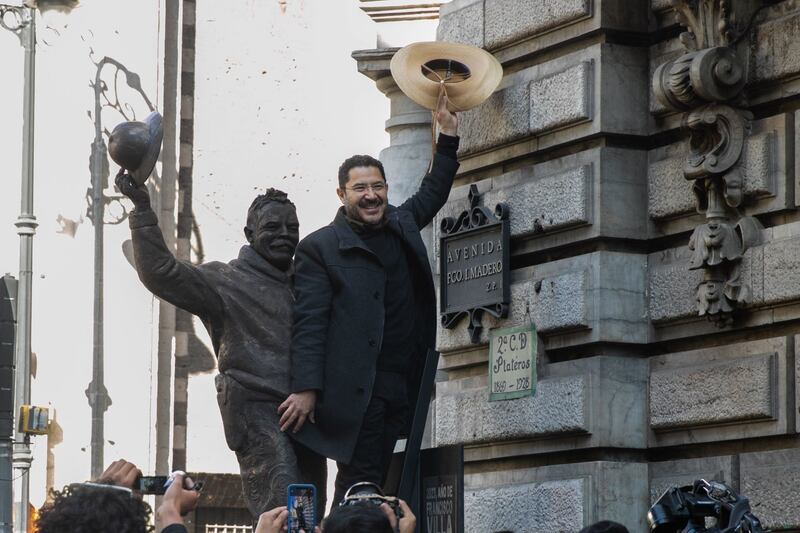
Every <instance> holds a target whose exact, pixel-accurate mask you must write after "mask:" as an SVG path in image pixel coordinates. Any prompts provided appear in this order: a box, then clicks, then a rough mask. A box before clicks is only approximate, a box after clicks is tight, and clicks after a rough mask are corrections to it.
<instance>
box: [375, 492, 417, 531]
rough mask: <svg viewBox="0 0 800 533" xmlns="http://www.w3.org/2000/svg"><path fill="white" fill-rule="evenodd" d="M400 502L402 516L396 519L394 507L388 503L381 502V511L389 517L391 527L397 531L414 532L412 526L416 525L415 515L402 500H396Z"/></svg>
mask: <svg viewBox="0 0 800 533" xmlns="http://www.w3.org/2000/svg"><path fill="white" fill-rule="evenodd" d="M397 501H398V503H399V504H400V510H401V511H402V512H403V517H402V518H401V519H400V520H398V519H397V515H395V514H394V509H392V507H391V506H390V505H389V504H388V503H382V504H381V507H380V509H381V511H383V514H385V515H386V518H388V519H389V524H391V526H392V529H393V530H394V531H397V532H398V533H414V528H416V527H417V517H416V516H414V513H412V512H411V508H410V507H409V506H408V504H407V503H406V502H404V501H403V500H397Z"/></svg>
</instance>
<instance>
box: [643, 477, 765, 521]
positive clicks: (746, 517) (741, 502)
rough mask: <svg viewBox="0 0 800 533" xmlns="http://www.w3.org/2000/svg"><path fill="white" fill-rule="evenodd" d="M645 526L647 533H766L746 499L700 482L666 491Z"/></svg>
mask: <svg viewBox="0 0 800 533" xmlns="http://www.w3.org/2000/svg"><path fill="white" fill-rule="evenodd" d="M707 518H708V519H711V520H710V521H711V522H714V523H713V525H711V526H710V527H706V526H707V524H706V519H707ZM647 524H648V525H649V526H650V532H651V533H680V532H682V533H766V530H765V529H764V528H762V527H761V522H760V521H759V520H758V518H756V517H755V515H753V513H752V512H750V502H749V501H748V499H747V498H745V497H743V496H739V495H738V494H736V492H734V490H733V489H732V488H730V487H729V486H728V485H726V484H724V483H720V482H718V481H706V480H704V479H699V480H697V481H695V482H694V483H693V484H691V485H685V486H683V487H672V488H671V489H669V490H667V491H666V492H665V493H664V494H662V495H661V497H660V498H659V499H658V501H656V503H654V504H653V506H652V507H651V508H650V511H649V512H648V513H647Z"/></svg>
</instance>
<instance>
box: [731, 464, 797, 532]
mask: <svg viewBox="0 0 800 533" xmlns="http://www.w3.org/2000/svg"><path fill="white" fill-rule="evenodd" d="M740 476H741V483H740V493H741V494H743V495H745V496H746V497H747V498H748V499H749V500H750V507H751V508H752V509H753V512H754V513H755V514H756V516H757V517H758V518H759V520H761V524H762V525H763V526H764V528H765V529H770V530H772V531H785V530H793V531H794V530H797V529H800V491H798V490H797V487H798V486H800V450H798V449H796V448H794V449H789V450H777V451H769V452H763V451H762V452H754V453H744V454H742V455H741V456H740Z"/></svg>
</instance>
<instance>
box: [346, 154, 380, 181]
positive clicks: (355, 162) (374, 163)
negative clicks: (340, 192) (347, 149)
mask: <svg viewBox="0 0 800 533" xmlns="http://www.w3.org/2000/svg"><path fill="white" fill-rule="evenodd" d="M356 167H375V168H377V169H378V170H380V171H381V177H382V178H383V181H386V172H384V170H383V163H381V162H380V161H378V160H377V159H375V158H374V157H372V156H369V155H354V156H353V157H348V158H347V159H345V160H344V163H342V166H340V167H339V188H340V189H344V186H345V185H347V182H348V180H349V179H350V170H351V169H353V168H356Z"/></svg>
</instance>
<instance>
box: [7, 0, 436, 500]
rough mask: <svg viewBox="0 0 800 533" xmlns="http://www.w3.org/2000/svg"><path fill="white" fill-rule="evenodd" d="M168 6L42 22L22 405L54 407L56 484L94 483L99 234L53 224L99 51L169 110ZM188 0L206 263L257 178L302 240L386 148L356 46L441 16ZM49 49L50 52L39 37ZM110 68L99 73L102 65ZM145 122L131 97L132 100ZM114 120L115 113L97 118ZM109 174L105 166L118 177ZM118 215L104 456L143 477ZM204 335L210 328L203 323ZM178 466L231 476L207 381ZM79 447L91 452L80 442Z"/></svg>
mask: <svg viewBox="0 0 800 533" xmlns="http://www.w3.org/2000/svg"><path fill="white" fill-rule="evenodd" d="M161 3H163V0H161V1H159V0H82V2H81V7H80V8H79V9H77V10H75V11H73V12H72V13H71V14H69V15H68V16H63V17H50V16H49V15H48V16H47V17H46V18H45V21H44V24H43V23H40V25H39V28H40V30H41V29H42V28H43V26H45V24H47V23H50V24H52V25H57V26H63V25H64V24H66V25H67V27H66V28H63V27H62V28H61V30H60V35H56V34H55V33H53V32H52V31H47V30H44V31H40V46H39V47H38V49H37V95H36V127H37V129H36V166H35V172H36V185H35V214H36V216H37V218H38V221H39V228H38V232H37V235H36V237H35V239H34V271H35V272H34V288H33V291H34V292H33V294H34V301H33V341H32V344H33V351H34V352H36V353H37V355H38V374H37V377H36V379H35V380H34V381H33V384H32V401H33V403H34V404H38V405H51V406H52V407H53V408H55V409H56V410H57V412H58V419H59V422H60V424H61V425H62V427H63V428H64V442H63V443H62V444H60V445H59V446H58V447H56V449H55V451H56V472H55V477H56V483H55V484H56V487H60V486H62V485H64V484H66V483H69V482H73V481H78V480H84V479H86V478H88V476H89V462H90V456H89V442H90V427H91V420H90V412H91V411H90V408H89V405H88V403H87V400H86V396H85V394H84V390H85V389H86V387H87V385H88V383H89V381H90V380H91V370H92V301H93V295H92V276H93V255H92V254H93V234H94V231H93V228H92V226H91V223H90V222H89V221H88V220H86V221H85V222H84V223H83V224H81V225H80V226H79V227H78V231H77V234H76V236H75V238H74V239H73V238H70V237H67V236H64V235H61V234H58V233H57V230H58V228H59V226H58V224H57V223H56V217H57V216H58V215H59V214H62V215H63V216H65V217H68V218H72V219H79V218H80V216H81V214H82V213H85V210H86V203H85V194H86V189H87V188H88V187H89V185H90V183H89V182H90V176H89V168H88V160H89V153H90V144H91V142H92V139H93V126H92V123H91V121H90V120H89V118H88V117H87V111H88V110H90V109H93V92H92V90H91V88H90V87H89V80H90V79H93V78H94V71H95V67H94V65H93V64H92V63H91V61H90V59H89V47H90V46H91V47H92V48H93V49H94V52H95V57H97V58H98V59H99V58H101V57H103V56H104V55H107V56H110V57H113V58H115V59H117V60H119V61H120V62H122V63H123V64H125V65H126V66H127V67H128V68H129V69H130V70H132V71H135V72H137V73H139V75H140V76H141V78H142V85H143V88H144V90H145V91H146V92H147V93H148V94H149V96H150V98H151V100H153V101H154V102H156V101H158V102H159V104H158V108H159V110H161V108H162V106H161V104H160V100H161V94H160V93H161V85H160V84H161V74H160V69H159V62H160V61H161V59H162V55H163V51H162V50H161V46H159V42H160V40H161V39H162V38H163V36H160V35H159V31H160V28H161V27H162V26H160V25H159V17H160V15H159V7H160V4H161ZM286 8H287V9H286V12H285V13H283V14H282V13H281V10H280V6H279V2H278V0H241V1H238V2H209V1H207V0H198V2H197V9H198V11H197V63H196V87H197V89H196V113H195V170H194V209H195V213H196V215H197V218H198V222H199V225H200V228H201V232H202V236H203V241H204V245H205V252H206V259H207V260H223V261H227V260H230V259H232V258H233V257H235V256H236V254H237V253H238V249H239V247H240V246H241V245H242V244H243V242H244V240H243V235H242V230H241V228H242V227H243V225H244V219H245V213H246V210H247V207H248V205H249V204H250V201H251V200H252V198H253V197H254V196H255V194H257V193H258V192H260V191H263V190H264V189H265V188H267V187H271V186H274V187H277V188H281V189H283V190H285V191H286V192H288V193H289V196H290V198H291V199H292V200H293V201H294V202H295V203H296V204H297V207H298V214H299V218H300V223H301V234H303V235H304V234H307V233H309V232H310V231H313V230H314V229H316V228H318V227H319V226H321V225H324V224H327V223H328V222H329V221H330V220H331V219H332V217H333V215H334V213H335V210H336V208H337V207H338V200H337V199H336V197H335V193H334V188H335V186H336V170H337V168H338V165H339V163H340V162H341V161H342V160H343V159H345V158H346V157H348V156H350V155H352V154H353V153H368V154H372V155H375V156H377V155H378V153H379V151H380V150H381V149H382V148H384V147H385V146H387V145H388V135H387V134H386V133H385V131H384V122H385V120H386V119H387V118H388V116H389V106H388V100H387V99H386V98H385V97H384V96H383V95H382V94H381V93H380V92H379V91H378V90H377V88H376V87H375V85H374V83H373V82H372V81H371V80H369V79H368V78H366V77H364V76H362V75H360V74H358V72H357V71H356V63H355V61H354V60H353V59H352V58H351V57H350V53H351V52H352V51H353V50H357V49H365V48H374V47H375V43H376V32H378V31H381V34H382V35H383V37H384V39H387V40H389V42H391V43H392V44H397V45H402V44H406V43H407V42H411V41H415V40H432V39H433V38H434V34H435V22H424V23H413V24H406V25H403V26H398V25H394V26H389V25H383V26H379V25H376V24H375V23H373V22H371V21H370V20H369V18H368V17H367V16H366V15H364V14H363V13H362V12H361V11H360V10H359V9H358V3H357V2H356V1H355V0H287V2H286ZM42 39H44V40H46V41H47V43H48V44H47V45H45V44H44V43H42V42H41V41H42ZM0 58H2V61H3V68H2V71H0V72H1V73H0V102H2V103H3V104H2V105H3V109H2V114H0V117H2V118H1V119H0V274H2V273H5V272H8V273H11V274H14V275H17V271H18V268H19V251H18V250H19V237H18V236H17V234H16V228H15V227H14V221H15V220H16V218H17V215H18V214H19V194H20V181H19V180H20V160H21V142H20V136H21V131H22V90H23V81H22V73H23V51H22V48H21V47H20V46H19V43H18V41H17V39H16V37H15V36H14V35H13V34H11V33H10V32H8V31H2V30H0ZM107 68H108V67H107ZM130 103H131V105H133V106H134V108H135V109H137V110H138V113H139V117H140V118H141V117H143V116H144V115H145V114H146V110H145V109H144V108H143V107H142V104H141V102H140V101H139V100H138V99H136V98H131V99H130ZM104 118H105V121H106V122H105V124H106V127H107V128H108V129H112V128H113V126H114V125H116V123H118V122H119V121H121V120H122V119H121V118H118V117H117V116H115V115H114V112H113V111H112V112H107V114H106V115H105V116H104ZM116 170H117V168H116V165H114V164H113V163H112V164H111V176H112V179H113V175H114V174H115V172H116ZM129 235H130V234H129V230H128V228H127V222H125V223H123V224H122V225H120V226H106V231H105V246H106V254H105V279H106V284H105V303H106V307H105V366H106V374H105V384H106V387H107V389H108V391H109V394H110V396H111V399H112V401H113V404H112V406H111V407H110V409H109V410H108V411H107V412H106V415H105V438H106V439H107V440H110V441H113V442H114V444H113V445H111V444H107V445H106V448H105V462H106V463H107V464H108V463H110V462H111V461H112V460H114V459H117V458H125V459H127V460H130V461H133V462H134V463H136V464H137V465H139V466H140V467H141V468H142V469H143V470H145V472H146V473H152V464H153V461H154V456H153V445H154V442H155V435H154V433H153V431H152V430H151V428H152V425H153V423H154V421H155V419H154V416H153V413H152V410H153V404H154V400H155V399H154V398H152V395H153V391H154V386H155V383H154V371H155V343H156V332H155V331H154V330H153V327H152V326H153V324H154V323H157V305H155V304H154V300H153V298H152V297H151V295H150V294H149V293H148V292H147V291H146V290H145V289H144V288H143V287H142V286H141V284H140V283H139V281H138V279H137V277H136V274H135V272H134V271H133V269H132V268H131V267H130V266H129V265H128V263H127V262H126V261H125V259H124V257H123V255H122V252H121V248H120V246H121V243H122V242H123V241H124V240H125V239H127V238H128V237H129ZM197 331H198V333H201V334H204V333H205V332H204V331H203V328H202V326H200V325H199V324H198V327H197ZM188 424H189V436H188V467H189V469H190V470H194V471H215V472H237V471H238V467H237V465H236V460H235V457H234V455H233V452H230V451H229V450H228V449H227V447H226V446H225V441H224V437H223V434H222V427H221V422H220V419H219V413H218V410H217V405H216V399H215V393H214V387H213V374H209V375H205V376H198V377H193V378H192V379H191V381H190V387H189V422H188ZM33 446H34V463H33V467H32V470H31V501H32V503H33V504H34V505H36V506H39V505H40V504H41V503H42V502H43V501H44V486H45V462H46V460H45V451H46V441H45V438H44V437H37V438H35V439H34V444H33ZM84 448H85V451H84V450H83V449H84Z"/></svg>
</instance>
